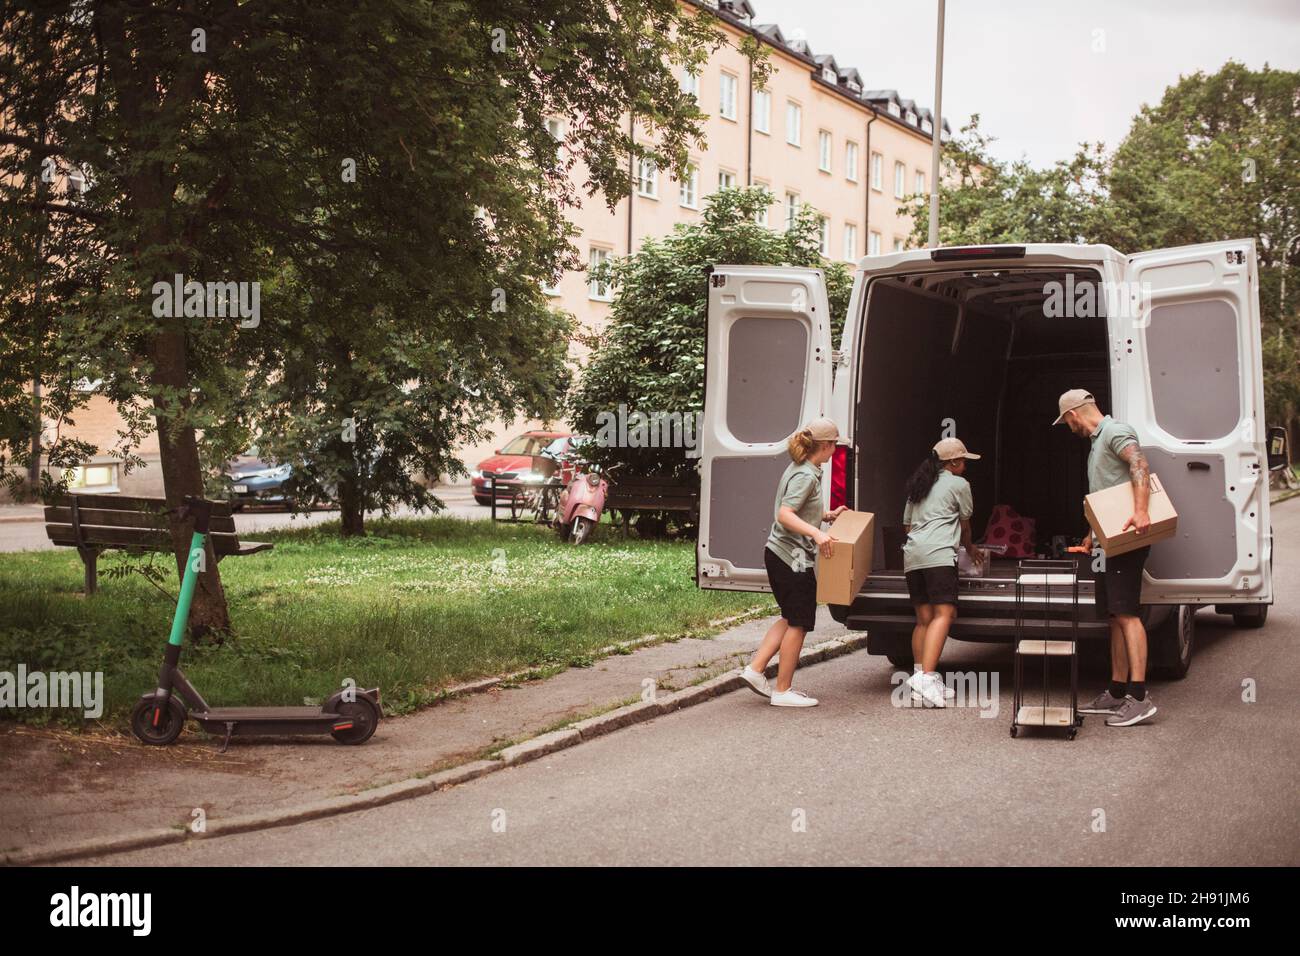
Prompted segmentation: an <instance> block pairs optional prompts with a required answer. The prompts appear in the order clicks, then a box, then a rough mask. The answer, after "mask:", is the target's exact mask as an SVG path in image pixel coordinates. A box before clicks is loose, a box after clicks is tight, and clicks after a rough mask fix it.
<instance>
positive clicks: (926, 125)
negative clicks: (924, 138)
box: [921, 119, 934, 133]
mask: <svg viewBox="0 0 1300 956" xmlns="http://www.w3.org/2000/svg"><path fill="white" fill-rule="evenodd" d="M921 130H922V131H923V132H926V133H933V132H934V124H933V123H931V122H930V121H929V120H928V119H923V120H921Z"/></svg>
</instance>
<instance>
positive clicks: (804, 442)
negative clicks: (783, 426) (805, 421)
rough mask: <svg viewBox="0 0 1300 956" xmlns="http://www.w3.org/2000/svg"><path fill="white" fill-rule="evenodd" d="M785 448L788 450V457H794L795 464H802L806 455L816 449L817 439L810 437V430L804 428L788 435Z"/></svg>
mask: <svg viewBox="0 0 1300 956" xmlns="http://www.w3.org/2000/svg"><path fill="white" fill-rule="evenodd" d="M786 450H788V451H789V452H790V457H791V458H793V459H794V463H795V464H796V465H802V464H803V463H804V462H805V461H807V460H808V456H809V455H811V454H812V453H813V452H814V451H816V450H817V439H815V438H813V437H812V431H811V430H810V429H807V428H804V429H802V430H800V431H797V432H795V433H794V434H793V435H791V436H790V440H789V441H787V442H786Z"/></svg>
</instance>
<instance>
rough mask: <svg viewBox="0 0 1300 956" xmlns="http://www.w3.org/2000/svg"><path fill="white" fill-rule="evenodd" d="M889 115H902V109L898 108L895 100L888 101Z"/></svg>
mask: <svg viewBox="0 0 1300 956" xmlns="http://www.w3.org/2000/svg"><path fill="white" fill-rule="evenodd" d="M889 115H890V116H902V115H903V111H902V110H901V109H899V108H898V104H897V103H895V102H893V101H890V104H889Z"/></svg>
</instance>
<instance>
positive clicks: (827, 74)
mask: <svg viewBox="0 0 1300 956" xmlns="http://www.w3.org/2000/svg"><path fill="white" fill-rule="evenodd" d="M822 79H823V80H825V81H826V82H827V83H839V81H840V78H839V75H838V74H837V73H836V72H835V71H834V70H832V69H831V68H830V67H829V66H824V67H822Z"/></svg>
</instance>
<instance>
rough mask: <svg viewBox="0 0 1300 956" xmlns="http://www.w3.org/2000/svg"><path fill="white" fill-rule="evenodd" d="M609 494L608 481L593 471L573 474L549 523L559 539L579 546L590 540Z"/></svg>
mask: <svg viewBox="0 0 1300 956" xmlns="http://www.w3.org/2000/svg"><path fill="white" fill-rule="evenodd" d="M615 467H617V465H616V466H615ZM611 470H612V469H611ZM608 493H609V482H607V481H606V480H605V477H604V476H603V475H602V474H600V472H598V471H596V470H595V469H592V470H591V471H587V472H583V473H581V474H574V476H573V480H572V481H570V482H569V486H568V487H567V488H565V489H564V491H563V492H561V493H560V501H559V504H558V505H557V507H556V509H555V520H554V521H553V522H552V526H553V527H554V528H555V530H556V532H558V533H559V535H560V537H561V538H564V539H565V540H566V541H572V542H573V543H574V544H582V543H583V542H584V541H586V540H587V539H588V538H590V537H591V533H592V531H593V529H594V528H595V527H596V524H597V522H599V521H600V514H601V512H602V511H604V510H605V496H606V495H607V494H608Z"/></svg>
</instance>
